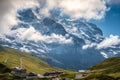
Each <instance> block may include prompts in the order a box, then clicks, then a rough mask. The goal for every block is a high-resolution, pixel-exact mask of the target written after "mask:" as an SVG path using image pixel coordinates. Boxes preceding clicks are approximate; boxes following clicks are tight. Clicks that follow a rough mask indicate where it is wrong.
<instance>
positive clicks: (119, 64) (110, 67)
mask: <svg viewBox="0 0 120 80" xmlns="http://www.w3.org/2000/svg"><path fill="white" fill-rule="evenodd" d="M90 70H99V71H101V72H102V73H106V74H109V73H119V72H120V57H113V58H108V59H106V60H105V61H103V62H101V63H99V64H97V65H95V66H93V67H91V68H90Z"/></svg>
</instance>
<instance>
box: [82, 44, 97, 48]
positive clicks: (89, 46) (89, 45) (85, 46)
mask: <svg viewBox="0 0 120 80" xmlns="http://www.w3.org/2000/svg"><path fill="white" fill-rule="evenodd" d="M96 45H97V44H96V43H89V44H86V45H83V46H82V49H88V48H92V47H95V46H96Z"/></svg>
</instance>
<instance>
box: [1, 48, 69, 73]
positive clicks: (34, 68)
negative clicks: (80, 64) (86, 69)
mask: <svg viewBox="0 0 120 80" xmlns="http://www.w3.org/2000/svg"><path fill="white" fill-rule="evenodd" d="M20 58H22V62H23V63H22V64H23V67H24V68H26V69H27V71H28V72H36V73H40V74H43V73H45V72H48V71H65V72H69V71H68V70H63V69H60V68H56V67H53V66H50V65H48V64H47V63H46V62H44V61H42V60H40V59H38V58H36V57H34V56H32V55H30V54H28V53H25V52H21V51H18V50H15V49H12V48H8V47H2V46H0V64H2V65H4V66H6V67H7V68H9V69H12V68H14V67H16V66H20ZM70 72H71V71H70Z"/></svg>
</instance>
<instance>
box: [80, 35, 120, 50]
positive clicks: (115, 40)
mask: <svg viewBox="0 0 120 80" xmlns="http://www.w3.org/2000/svg"><path fill="white" fill-rule="evenodd" d="M119 44H120V38H119V36H114V35H110V36H109V37H107V38H105V39H104V40H103V41H102V42H100V43H87V44H85V45H83V47H82V49H88V48H93V47H95V48H96V49H104V48H108V47H114V46H116V45H119Z"/></svg>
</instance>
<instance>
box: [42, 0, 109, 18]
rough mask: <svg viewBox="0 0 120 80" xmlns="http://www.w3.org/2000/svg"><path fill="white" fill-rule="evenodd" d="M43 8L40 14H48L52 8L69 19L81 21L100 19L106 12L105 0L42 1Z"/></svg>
mask: <svg viewBox="0 0 120 80" xmlns="http://www.w3.org/2000/svg"><path fill="white" fill-rule="evenodd" d="M43 2H44V3H45V5H46V6H45V7H43V9H42V11H40V12H41V13H43V12H44V13H45V14H47V15H48V14H49V11H50V10H52V9H54V8H59V9H61V11H62V12H63V13H65V14H67V15H69V16H71V18H75V19H76V18H82V19H87V20H90V19H97V20H99V19H102V18H104V15H105V12H106V11H107V10H108V9H107V7H106V1H105V0H44V1H43Z"/></svg>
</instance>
